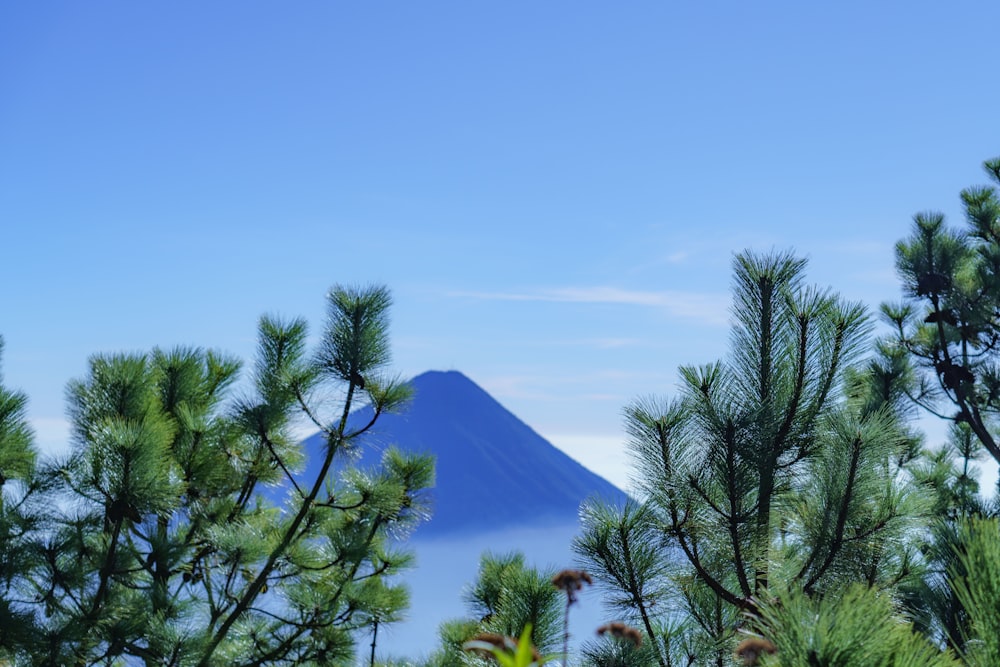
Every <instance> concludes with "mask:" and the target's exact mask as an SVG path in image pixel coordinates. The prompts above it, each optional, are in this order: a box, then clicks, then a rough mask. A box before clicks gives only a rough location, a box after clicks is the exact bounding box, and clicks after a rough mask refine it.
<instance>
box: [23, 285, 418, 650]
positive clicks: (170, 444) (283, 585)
mask: <svg viewBox="0 0 1000 667" xmlns="http://www.w3.org/2000/svg"><path fill="white" fill-rule="evenodd" d="M328 304H329V317H328V322H327V327H326V330H325V332H324V333H323V335H322V337H321V339H320V345H319V349H318V350H317V352H316V353H315V354H314V355H309V354H307V350H306V339H307V328H306V324H305V322H304V321H302V320H293V321H289V322H283V321H280V320H277V319H275V318H270V317H264V318H262V319H261V322H260V327H259V343H258V352H257V358H256V361H255V364H254V367H253V372H252V377H251V383H250V385H249V386H248V387H246V388H245V389H242V390H240V391H237V390H236V386H237V385H236V383H237V378H238V373H239V370H240V364H239V362H238V361H236V360H235V359H233V358H230V357H227V356H224V355H220V354H218V353H215V352H211V351H205V350H201V349H195V348H180V349H175V350H171V351H161V350H154V351H153V352H151V353H148V354H115V355H99V356H96V357H94V358H93V359H91V362H90V369H89V373H88V375H87V377H85V378H84V379H82V380H79V381H76V382H73V383H72V384H71V385H70V388H69V392H68V395H69V413H70V416H71V419H72V425H73V426H72V427H73V442H74V447H73V450H72V453H71V454H70V455H69V456H68V457H67V458H66V459H64V460H61V461H56V462H54V463H52V464H50V465H49V466H48V467H47V468H45V469H43V470H41V471H40V472H39V475H38V478H37V479H38V481H37V482H36V485H35V487H33V488H34V490H33V492H32V493H30V494H29V498H28V502H29V503H30V508H31V513H32V516H33V517H35V519H36V520H37V521H38V522H39V526H38V528H37V529H36V530H35V531H34V532H33V534H32V537H33V540H34V549H35V550H36V551H37V553H38V565H37V566H36V567H35V568H34V569H33V570H32V571H30V572H28V573H26V574H25V575H23V576H22V577H21V579H20V580H19V581H18V582H17V583H18V587H19V588H20V589H21V590H30V591H31V595H30V596H27V597H26V596H24V595H21V596H19V597H18V598H16V599H15V597H14V596H8V597H6V600H7V601H8V603H9V604H11V605H12V606H13V608H14V609H16V610H17V611H18V612H19V613H22V614H25V615H27V616H28V617H30V618H32V619H33V621H34V629H33V633H32V635H33V636H30V637H27V638H25V641H14V639H11V641H9V642H5V644H6V648H8V649H9V650H11V651H12V653H14V654H15V655H16V656H17V657H18V659H19V661H23V662H25V663H26V664H36V665H53V666H54V665H74V664H75V665H113V664H146V665H178V666H179V665H198V666H200V667H207V666H208V665H247V666H250V665H277V664H299V665H312V664H316V665H320V664H331V663H338V662H344V661H346V660H348V659H349V657H350V656H351V655H352V654H353V647H354V638H355V635H356V634H357V633H358V631H359V630H361V629H364V628H367V627H368V626H369V625H370V624H371V623H372V621H373V619H379V620H380V621H382V622H391V621H392V620H394V619H395V618H397V617H398V616H399V614H400V612H401V610H402V609H404V608H405V606H406V603H407V595H406V591H405V589H404V588H403V587H402V586H401V585H400V584H398V583H396V582H395V581H394V580H393V579H392V575H395V574H397V573H398V572H399V571H400V569H401V568H403V567H405V566H407V565H408V564H409V563H410V557H409V555H408V554H407V553H405V552H402V551H400V550H399V549H398V548H397V547H395V546H393V543H392V542H390V540H389V539H388V538H389V536H390V534H391V533H394V532H397V531H402V530H405V529H406V528H407V526H409V525H411V524H412V523H413V522H414V521H416V520H419V519H420V518H421V517H422V516H423V512H424V510H423V503H422V494H423V491H424V489H426V488H427V487H428V485H429V484H430V483H431V480H432V475H433V472H432V463H431V461H430V460H428V459H427V458H426V457H419V456H408V455H403V454H401V453H400V452H398V451H395V450H389V451H387V452H386V454H385V456H384V457H383V459H382V463H381V466H380V467H378V468H376V469H372V470H359V469H357V468H356V467H355V466H353V465H352V460H353V458H352V457H353V455H354V453H355V448H356V447H357V445H356V444H354V443H355V440H356V438H357V437H358V436H359V435H360V434H361V433H363V432H365V431H366V430H367V429H369V428H370V427H371V426H372V424H373V423H374V420H372V422H370V423H368V424H362V425H360V426H357V425H355V424H353V422H352V421H350V420H348V415H349V414H350V413H351V411H352V409H353V408H355V407H357V406H358V405H359V404H361V403H362V402H369V403H370V404H371V405H372V406H373V407H374V414H375V417H376V418H377V417H378V415H379V414H381V413H382V412H384V411H386V410H391V409H394V408H397V407H398V406H400V405H401V403H402V402H403V401H404V400H405V399H406V397H407V395H408V392H407V388H406V387H405V385H402V384H401V383H399V382H398V381H397V380H395V379H392V378H390V377H388V376H385V375H384V368H385V366H386V364H387V363H388V360H389V346H388V329H387V327H388V308H389V306H390V298H389V294H388V292H387V291H386V290H385V289H384V288H380V287H373V288H365V289H345V288H339V287H338V288H335V289H334V290H332V291H331V293H330V295H329V299H328ZM338 394H339V396H340V397H341V398H340V400H339V401H338V402H337V403H336V404H335V405H333V406H331V405H330V404H329V403H328V399H329V398H330V397H333V396H337V395H338ZM321 398H322V399H324V400H319V399H321ZM331 407H333V409H331ZM303 413H304V414H306V415H307V416H308V418H309V419H311V420H312V421H313V422H314V423H315V425H316V426H317V427H318V428H320V429H321V430H322V431H323V433H324V435H325V439H326V446H325V450H324V455H323V460H322V461H321V462H320V465H319V473H318V474H317V475H316V476H315V477H314V478H311V479H302V478H301V477H300V475H298V474H296V471H299V470H301V467H302V452H301V448H300V446H299V444H298V443H297V439H296V438H295V436H294V433H293V431H292V427H293V426H294V424H295V421H296V419H298V417H299V415H300V414H303ZM275 485H280V488H284V489H285V490H286V491H287V499H286V500H285V501H284V503H283V504H281V505H280V506H275V505H272V504H271V503H270V502H268V500H267V499H266V496H265V494H262V490H264V489H265V488H267V487H274V486H275ZM272 495H273V494H272Z"/></svg>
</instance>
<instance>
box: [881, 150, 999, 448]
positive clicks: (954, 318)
mask: <svg viewBox="0 0 1000 667" xmlns="http://www.w3.org/2000/svg"><path fill="white" fill-rule="evenodd" d="M985 168H986V172H987V173H988V174H989V177H990V179H991V180H992V181H993V183H994V184H998V185H1000V158H998V159H994V160H990V161H987V162H986V163H985ZM961 198H962V204H963V207H964V211H965V226H964V227H963V228H961V229H952V228H949V227H948V226H947V225H946V224H945V217H944V215H943V214H941V213H933V212H928V213H919V214H917V215H916V216H914V224H913V233H912V234H911V235H910V237H909V238H907V239H905V240H902V241H900V242H899V243H898V244H897V245H896V268H897V270H898V271H899V274H900V276H901V277H902V280H903V289H904V293H905V294H906V297H907V298H906V301H905V302H904V303H902V304H895V305H892V304H886V305H883V306H882V311H883V314H884V315H885V317H886V318H887V319H888V320H889V321H890V322H892V324H893V325H894V327H895V337H894V340H893V341H892V343H893V344H894V345H895V346H896V347H897V348H898V349H900V350H904V351H905V352H906V353H907V354H908V355H909V360H910V361H912V362H913V363H914V365H915V368H916V371H917V373H918V374H919V380H920V381H919V382H918V383H917V384H916V385H915V386H914V387H912V388H910V389H909V392H908V393H909V395H910V397H911V398H912V399H913V400H914V401H915V402H916V403H917V404H918V405H920V406H922V407H923V408H925V409H927V410H929V411H931V412H932V413H934V414H936V415H938V416H939V417H941V418H943V419H948V420H950V421H952V422H954V423H961V424H967V425H968V427H969V429H971V431H972V433H973V434H974V435H975V437H976V438H977V439H978V441H979V442H980V443H981V444H982V446H983V447H984V448H985V449H986V451H987V452H988V453H989V455H990V456H991V457H993V459H994V460H995V461H997V462H998V463H1000V440H998V438H997V433H996V420H997V416H998V415H1000V195H998V192H997V188H996V186H995V185H994V186H979V187H971V188H967V189H966V190H963V191H962V194H961Z"/></svg>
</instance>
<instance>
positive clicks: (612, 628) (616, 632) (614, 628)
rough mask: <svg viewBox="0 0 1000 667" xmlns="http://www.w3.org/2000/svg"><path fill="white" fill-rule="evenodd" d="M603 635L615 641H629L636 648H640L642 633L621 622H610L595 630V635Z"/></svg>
mask: <svg viewBox="0 0 1000 667" xmlns="http://www.w3.org/2000/svg"><path fill="white" fill-rule="evenodd" d="M605 633H607V634H609V635H611V636H612V637H615V638H617V639H624V640H625V641H630V642H632V644H634V645H635V647H636V648H639V647H640V646H642V633H641V632H640V631H638V630H636V629H635V628H633V627H630V626H628V625H625V624H624V623H622V622H621V621H612V622H611V623H606V624H605V625H602V626H601V627H599V628H597V634H599V635H603V634H605Z"/></svg>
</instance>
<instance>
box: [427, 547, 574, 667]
mask: <svg viewBox="0 0 1000 667" xmlns="http://www.w3.org/2000/svg"><path fill="white" fill-rule="evenodd" d="M554 574H555V573H554V572H550V571H548V570H539V569H537V568H535V567H532V566H530V565H528V564H527V563H526V562H525V559H524V554H522V553H520V552H518V551H513V552H510V553H492V552H487V553H484V554H482V556H481V557H480V560H479V571H478V573H477V575H476V579H475V581H474V582H472V583H471V584H470V585H469V587H468V589H467V590H466V592H465V595H464V598H465V603H466V607H467V609H468V612H469V617H467V618H461V619H453V620H450V621H446V622H445V623H443V624H442V625H441V628H440V632H439V634H440V636H441V647H440V648H439V649H438V650H437V651H436V652H435V654H434V655H433V656H431V658H430V661H429V664H431V665H441V666H442V667H444V666H447V667H454V666H455V665H475V666H479V665H485V664H488V663H487V662H486V661H484V659H483V658H481V657H477V656H476V655H475V654H470V653H468V652H465V651H463V650H462V645H463V644H465V643H466V642H468V641H469V640H472V639H474V638H476V637H477V636H490V637H510V638H515V639H516V638H517V637H520V636H521V633H522V632H523V631H524V629H525V628H526V627H528V626H531V634H530V635H529V637H530V639H531V643H532V645H533V646H534V647H535V648H536V649H537V651H539V652H540V653H543V654H549V653H552V652H554V651H555V650H556V648H557V647H558V646H559V645H560V640H561V639H562V625H561V622H562V609H563V607H562V602H563V601H564V599H565V596H564V595H563V593H562V592H560V591H559V590H558V589H557V588H556V587H555V586H554V585H553V584H552V577H553V575H554Z"/></svg>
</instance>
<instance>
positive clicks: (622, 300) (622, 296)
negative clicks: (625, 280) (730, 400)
mask: <svg viewBox="0 0 1000 667" xmlns="http://www.w3.org/2000/svg"><path fill="white" fill-rule="evenodd" d="M450 296H453V297H466V298H472V299H483V300H495V301H546V302H553V303H593V304H620V305H628V306H643V307H648V308H662V309H664V310H666V311H667V312H669V313H670V314H672V315H677V316H679V317H687V318H690V319H694V320H700V321H702V322H704V323H706V324H712V325H725V324H727V323H728V321H729V296H728V295H726V294H718V293H710V292H706V293H702V292H683V291H678V290H664V291H660V292H649V291H642V290H627V289H621V288H618V287H559V288H552V289H542V290H536V291H532V292H466V291H458V292H451V294H450Z"/></svg>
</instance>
